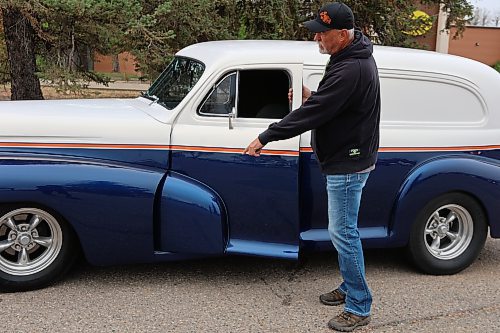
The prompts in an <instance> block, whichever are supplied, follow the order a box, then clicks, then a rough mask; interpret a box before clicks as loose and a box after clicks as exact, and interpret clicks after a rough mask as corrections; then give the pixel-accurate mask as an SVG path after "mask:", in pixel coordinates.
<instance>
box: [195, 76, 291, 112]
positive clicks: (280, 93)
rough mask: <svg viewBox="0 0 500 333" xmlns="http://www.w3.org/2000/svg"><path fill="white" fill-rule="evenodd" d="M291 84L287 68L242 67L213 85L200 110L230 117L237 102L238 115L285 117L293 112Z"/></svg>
mask: <svg viewBox="0 0 500 333" xmlns="http://www.w3.org/2000/svg"><path fill="white" fill-rule="evenodd" d="M237 74H239V75H237ZM237 81H238V82H237ZM290 86H291V80H290V77H289V75H288V73H287V72H286V71H284V70H241V71H239V72H238V73H236V72H233V73H229V74H227V75H225V76H224V77H223V78H222V79H221V80H220V81H219V82H218V83H217V84H216V85H215V86H214V87H213V89H212V90H211V91H210V93H209V94H208V95H207V97H206V98H205V99H204V102H203V103H202V104H201V106H200V108H199V109H198V113H199V114H201V115H205V116H227V115H228V114H229V113H231V112H232V109H233V107H234V105H235V101H237V103H238V105H237V107H236V117H237V118H269V119H281V118H283V117H284V116H286V115H287V114H288V113H289V112H290V105H289V103H288V89H289V87H290ZM236 93H237V94H238V98H236Z"/></svg>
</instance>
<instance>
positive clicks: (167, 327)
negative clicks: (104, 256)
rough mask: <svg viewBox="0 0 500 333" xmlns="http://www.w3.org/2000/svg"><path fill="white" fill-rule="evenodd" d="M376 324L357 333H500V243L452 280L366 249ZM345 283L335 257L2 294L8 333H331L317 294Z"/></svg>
mask: <svg viewBox="0 0 500 333" xmlns="http://www.w3.org/2000/svg"><path fill="white" fill-rule="evenodd" d="M366 266H367V274H368V283H369V285H370V287H371V288H372V290H373V293H374V307H373V319H372V323H371V324H370V326H368V327H367V328H363V329H360V330H357V331H356V332H430V333H432V332H481V333H483V332H500V240H491V239H488V241H487V243H486V246H485V248H484V250H483V252H482V253H481V255H480V257H479V259H478V260H477V261H476V262H475V263H474V264H473V265H472V266H471V267H469V268H468V269H467V270H465V271H463V272H461V273H460V274H457V275H453V276H429V275H423V274H421V273H419V272H417V271H415V269H414V268H413V267H412V266H411V264H409V263H408V261H407V260H406V257H405V256H404V255H403V253H402V251H401V250H369V251H366ZM338 282H339V271H338V268H337V263H336V260H335V255H333V254H331V253H318V254H314V255H312V256H311V257H309V259H308V260H307V261H306V263H305V264H304V265H302V266H299V267H297V266H296V265H293V264H292V263H291V262H288V261H281V260H270V259H263V258H249V257H227V258H218V259H207V260H197V261H190V262H182V263H167V264H156V265H134V266H120V267H111V268H110V267H106V268H101V267H93V266H89V265H87V264H84V263H82V264H80V265H78V267H76V269H74V270H73V271H72V273H70V275H69V276H68V277H66V278H65V279H64V280H63V281H62V282H59V283H57V284H56V285H54V286H52V287H49V288H46V289H43V290H38V291H33V292H25V293H11V294H0V321H1V327H2V331H3V332H286V333H289V332H290V333H291V332H331V331H330V330H329V329H328V328H327V322H328V320H329V318H330V317H332V316H333V315H335V314H336V313H337V312H338V311H340V308H338V307H326V306H324V305H321V304H320V303H319V301H318V295H319V294H320V293H322V292H324V291H329V290H330V289H332V288H334V287H335V286H336V285H337V283H338Z"/></svg>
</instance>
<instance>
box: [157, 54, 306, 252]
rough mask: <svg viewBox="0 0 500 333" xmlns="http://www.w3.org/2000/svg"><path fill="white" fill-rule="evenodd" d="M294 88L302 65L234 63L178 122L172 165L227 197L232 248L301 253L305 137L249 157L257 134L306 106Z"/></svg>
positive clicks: (274, 144) (228, 237)
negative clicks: (301, 150) (301, 176)
mask: <svg viewBox="0 0 500 333" xmlns="http://www.w3.org/2000/svg"><path fill="white" fill-rule="evenodd" d="M280 73H281V74H280ZM284 77H286V80H285V79H284ZM289 87H294V88H295V89H296V90H297V91H301V90H300V89H301V87H302V65H299V64H287V65H286V66H284V65H259V66H255V65H253V66H251V65H248V66H241V67H238V68H228V69H226V70H224V71H221V72H220V73H217V74H216V75H213V76H212V80H209V82H208V84H206V85H205V86H204V89H202V90H201V91H200V94H199V96H197V97H195V98H193V100H192V101H191V102H190V103H189V104H188V105H187V106H186V108H185V109H184V110H183V111H182V113H181V114H180V115H179V117H178V118H177V120H176V122H175V123H174V126H173V130H172V135H171V148H172V155H171V159H172V160H171V166H172V170H173V171H175V172H178V173H181V174H183V175H187V176H189V177H192V178H194V179H196V180H197V181H199V182H201V183H203V184H205V185H207V186H208V187H210V188H211V189H213V190H214V191H215V192H216V193H217V194H218V195H219V196H220V198H221V200H222V201H223V202H224V205H225V210H226V212H225V213H226V214H225V215H226V219H227V220H226V221H223V223H222V228H223V230H221V232H224V233H225V238H226V242H227V248H226V251H227V252H229V253H245V254H256V255H271V256H276V257H290V258H295V257H297V255H298V240H299V237H298V235H299V201H298V192H299V191H298V185H299V179H298V177H299V161H298V159H299V137H294V138H291V139H289V140H283V141H278V142H272V143H269V144H268V145H267V146H266V147H265V149H264V150H263V152H262V155H261V156H260V157H257V158H256V157H252V156H248V155H243V150H244V149H245V148H246V147H247V145H248V144H249V143H250V142H251V141H252V140H253V139H255V138H256V137H257V136H258V135H259V134H260V133H261V132H263V131H264V130H265V129H266V128H267V127H268V126H269V125H270V124H271V123H273V122H275V121H279V119H280V118H281V117H282V116H283V115H284V113H285V114H286V113H288V112H289V110H290V109H292V108H291V107H292V106H293V107H297V106H298V105H299V104H300V102H301V101H300V94H297V95H296V96H294V101H293V105H289V103H288V100H287V92H288V89H289ZM167 223H176V222H175V221H168V222H167ZM166 247H167V250H171V251H175V250H176V249H169V248H168V244H167V245H166Z"/></svg>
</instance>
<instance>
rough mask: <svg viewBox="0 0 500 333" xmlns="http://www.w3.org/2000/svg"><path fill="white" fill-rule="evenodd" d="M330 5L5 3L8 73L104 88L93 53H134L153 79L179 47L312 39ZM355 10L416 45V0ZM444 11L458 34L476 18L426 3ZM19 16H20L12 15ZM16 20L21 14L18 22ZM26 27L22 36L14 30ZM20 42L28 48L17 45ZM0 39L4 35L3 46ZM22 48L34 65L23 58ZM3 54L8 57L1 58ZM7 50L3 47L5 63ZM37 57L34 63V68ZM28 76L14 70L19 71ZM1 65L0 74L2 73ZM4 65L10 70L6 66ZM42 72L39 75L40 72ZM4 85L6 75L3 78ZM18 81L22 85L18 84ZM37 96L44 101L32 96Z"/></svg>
mask: <svg viewBox="0 0 500 333" xmlns="http://www.w3.org/2000/svg"><path fill="white" fill-rule="evenodd" d="M327 1H329V0H213V1H209V0H191V1H185V0H113V1H109V0H0V9H1V11H0V12H1V13H2V14H3V15H4V16H5V15H6V14H8V15H10V16H9V18H8V20H11V19H12V18H14V22H16V24H12V21H9V22H10V23H9V22H7V23H8V24H6V20H5V19H4V23H3V26H4V28H5V31H4V35H5V42H6V44H7V46H8V47H7V51H8V52H7V54H8V60H9V61H8V63H9V64H14V65H13V68H11V69H10V71H9V73H10V76H11V80H12V82H13V83H14V82H18V81H16V80H19V79H20V78H21V76H22V79H27V78H29V77H31V80H32V81H33V80H35V81H36V78H37V76H36V75H35V73H38V74H39V76H40V77H41V78H42V79H44V80H47V81H50V82H53V83H56V84H58V86H60V87H62V88H63V89H65V90H71V89H73V88H75V87H76V88H81V87H82V86H85V82H88V81H89V80H94V81H97V82H101V83H106V78H105V77H104V76H102V75H99V74H97V73H94V72H92V71H89V67H90V66H89V63H91V62H92V54H94V53H95V52H96V51H98V52H99V53H101V54H108V55H116V54H118V53H120V52H122V51H130V52H131V53H132V54H134V55H135V56H136V58H137V60H138V63H139V70H140V71H142V72H143V73H144V74H146V75H147V76H149V77H150V78H153V77H155V76H156V75H157V74H158V73H159V72H160V71H162V70H163V68H165V65H166V64H167V62H168V61H169V60H170V58H171V57H172V55H173V54H174V53H175V52H177V51H178V50H180V49H181V48H183V47H185V46H187V45H189V44H193V43H199V42H204V41H208V40H218V39H296V40H306V39H311V37H312V36H311V34H310V33H309V32H308V31H307V30H306V29H305V28H303V27H302V26H301V23H302V22H304V21H305V20H307V19H311V18H312V17H313V16H314V14H315V13H316V12H317V10H318V9H319V8H320V6H321V5H323V4H324V3H326V2H327ZM345 2H346V3H347V4H348V5H350V6H351V8H352V9H353V11H354V13H355V15H356V19H357V25H358V26H360V27H361V29H362V30H363V31H364V32H365V33H366V34H368V35H370V36H371V37H372V38H373V39H374V40H375V41H376V42H378V43H379V44H383V45H394V46H412V45H415V41H414V38H413V37H412V36H411V35H409V34H405V33H404V32H405V31H412V30H414V29H415V27H416V26H418V25H419V24H421V22H418V21H416V20H412V19H411V17H412V13H413V11H414V10H415V9H416V3H415V1H414V0H365V1H356V0H345ZM421 2H422V3H423V4H430V5H439V4H442V5H443V6H444V9H445V10H446V11H447V12H448V13H449V18H448V26H449V24H450V23H452V22H453V23H454V24H455V25H456V26H457V27H458V28H459V29H458V31H459V32H461V31H462V30H463V28H464V27H465V23H466V22H467V19H468V18H469V17H471V16H472V6H471V5H469V4H468V2H467V0H421ZM16 13H17V16H15V14H16ZM19 14H20V15H21V16H19ZM18 22H21V23H22V24H24V25H23V27H24V28H23V35H22V36H21V35H16V34H15V32H16V31H17V30H15V29H16V28H17V27H20V26H21V25H19V24H20V23H19V24H18ZM20 37H23V38H25V41H26V43H28V41H31V42H30V43H31V44H29V47H26V46H27V45H28V44H22V43H18V41H17V39H18V38H20ZM1 38H2V35H1V33H0V42H1ZM21 45H25V47H23V48H22V49H23V50H24V52H25V53H26V55H25V56H26V57H28V58H29V59H31V60H30V61H31V62H26V61H27V60H23V59H20V58H19V57H20V55H19V54H20V53H19V52H17V53H16V52H15V50H16V47H17V49H21V47H20V46H21ZM4 53H5V52H4ZM1 57H2V47H1V46H0V59H1ZM33 59H36V65H35V64H34V62H33ZM24 63H27V64H29V65H28V66H23V67H24V70H26V71H27V72H29V74H28V73H27V74H26V75H23V74H21V73H20V72H18V71H16V65H17V66H18V67H19V69H21V68H20V67H21V66H19V64H24ZM1 67H2V66H1V65H0V73H1V71H2V69H1ZM4 67H5V66H4ZM37 70H38V72H37ZM0 79H1V77H0ZM19 82H20V81H19ZM12 87H13V94H12V97H13V98H18V94H17V92H16V93H14V90H16V91H17V90H18V89H25V90H27V91H28V90H30V89H34V90H35V89H36V87H37V86H36V84H35V83H34V81H33V82H32V83H29V82H24V83H23V84H21V85H18V84H17V83H16V84H13V85H12ZM34 97H41V93H40V95H37V94H35V96H34Z"/></svg>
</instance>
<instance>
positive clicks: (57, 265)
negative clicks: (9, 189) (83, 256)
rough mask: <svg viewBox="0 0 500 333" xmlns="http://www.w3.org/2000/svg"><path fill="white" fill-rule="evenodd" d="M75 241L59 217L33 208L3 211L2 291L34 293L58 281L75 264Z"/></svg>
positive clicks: (0, 219)
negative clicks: (27, 291) (35, 290)
mask: <svg viewBox="0 0 500 333" xmlns="http://www.w3.org/2000/svg"><path fill="white" fill-rule="evenodd" d="M75 240H76V237H75V236H74V233H73V231H72V230H71V229H70V228H69V226H68V225H67V223H66V222H65V221H64V220H63V219H62V217H60V216H58V215H57V214H54V213H49V212H47V211H45V210H42V209H39V208H33V207H10V208H7V207H4V208H2V209H0V289H2V290H4V291H23V290H31V289H37V288H41V287H44V286H46V285H48V284H50V283H51V282H53V281H55V280H56V279H57V278H59V277H60V276H62V275H63V274H64V273H65V272H66V271H67V270H68V269H69V268H70V266H71V265H72V264H73V262H74V259H75V256H76V252H75V249H76V246H75Z"/></svg>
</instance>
